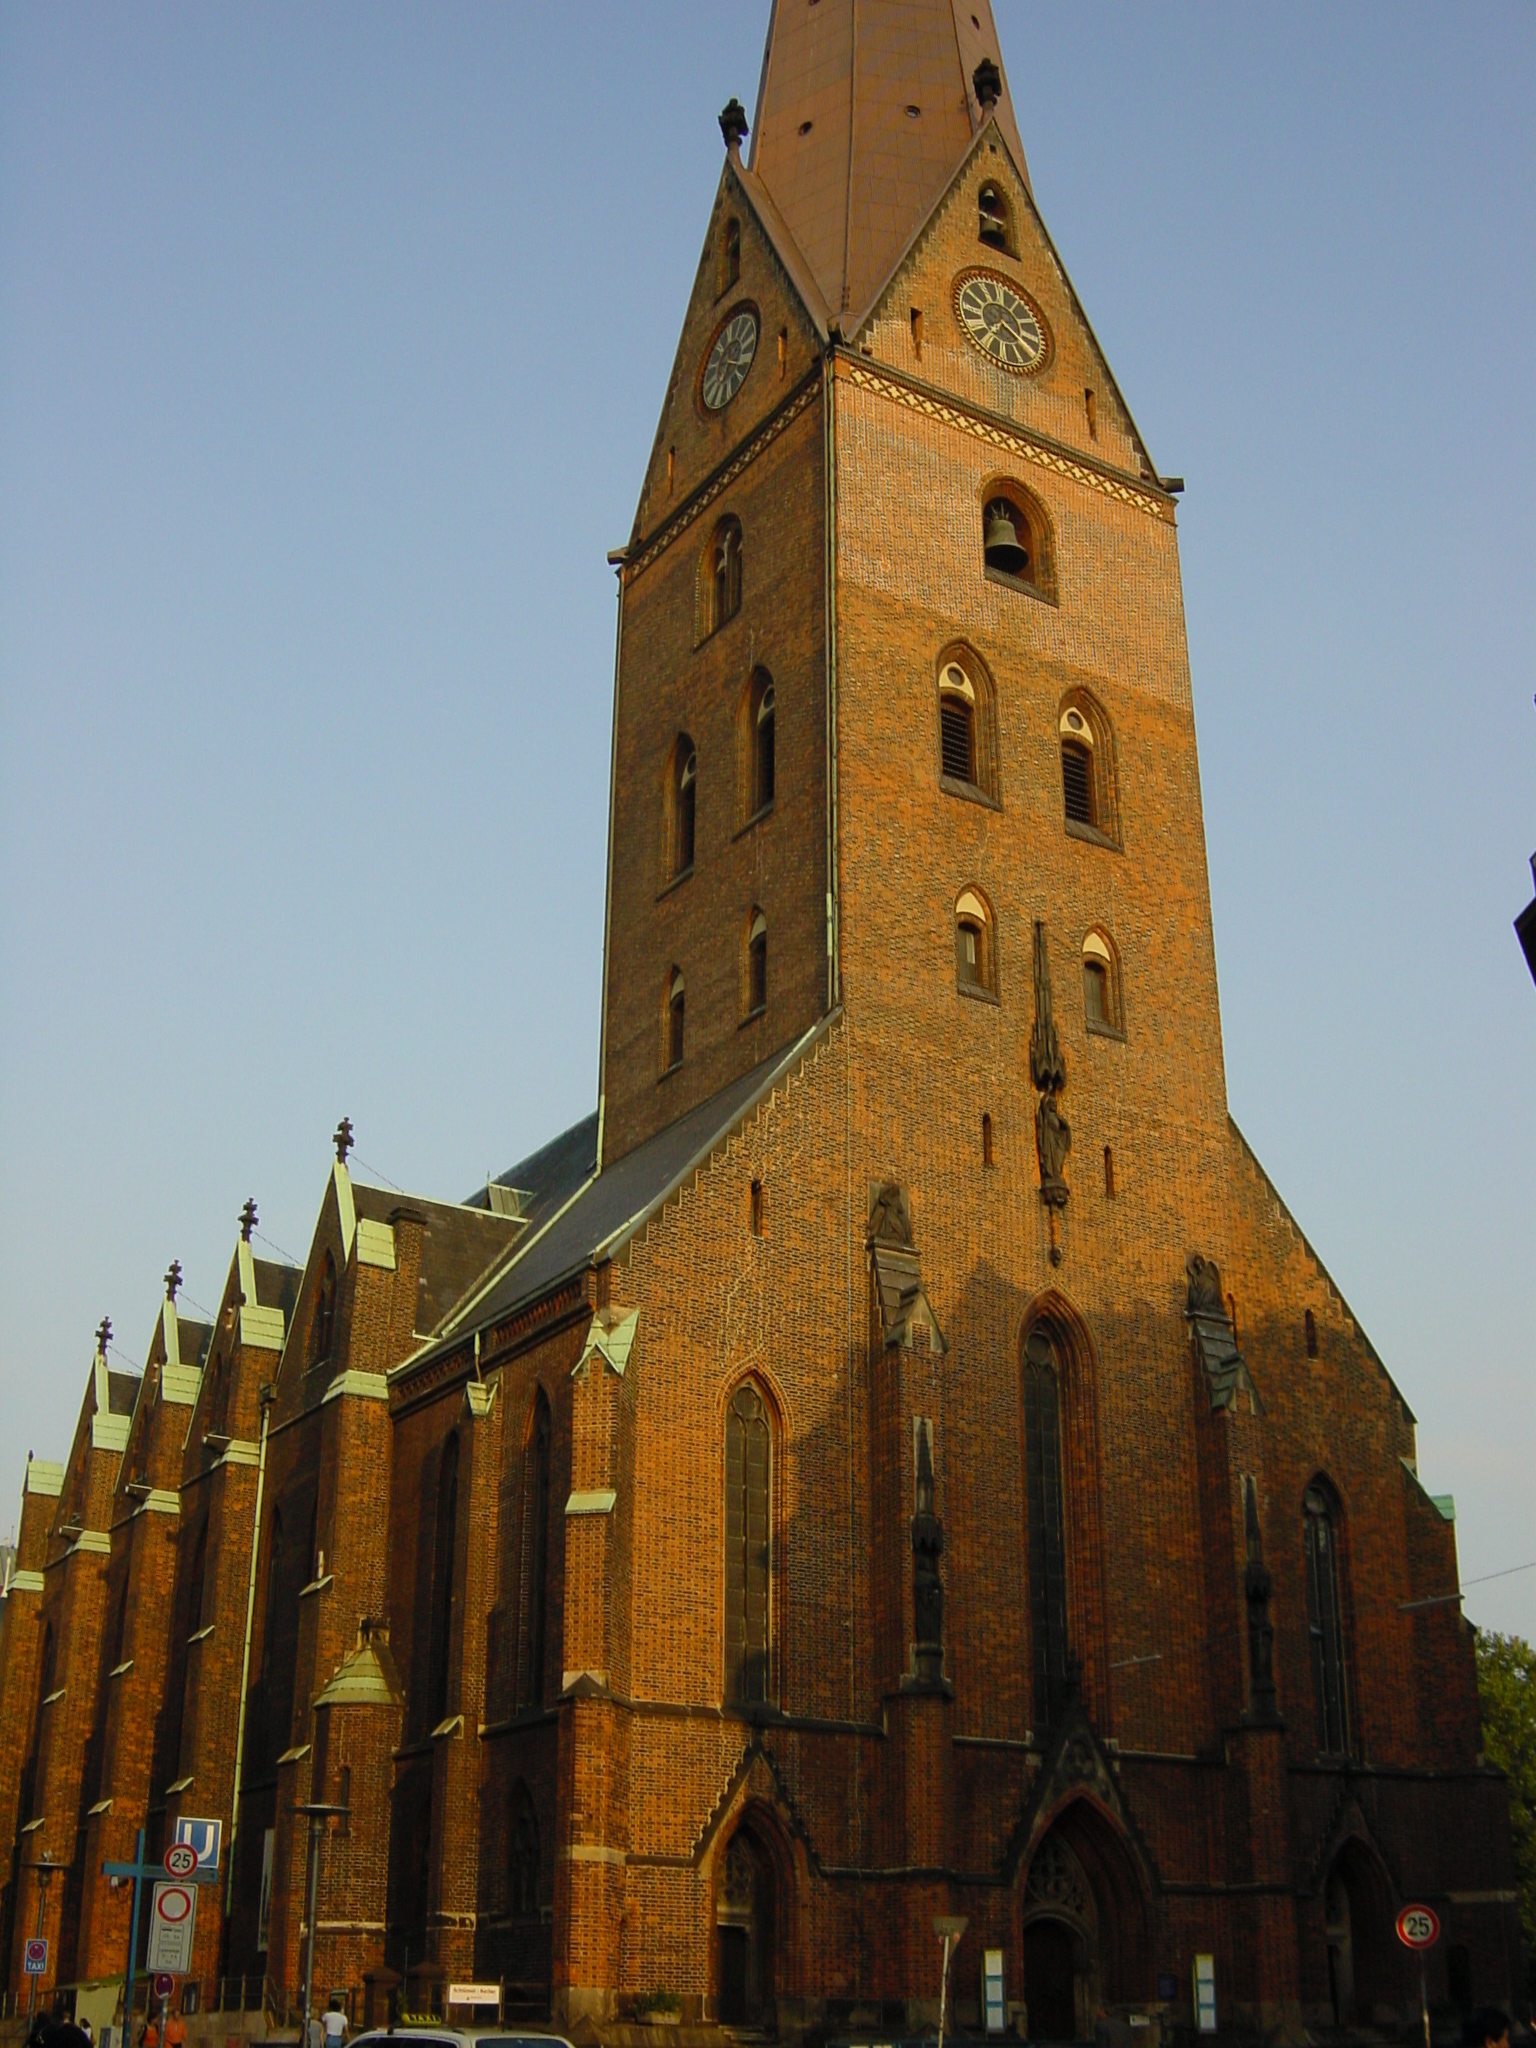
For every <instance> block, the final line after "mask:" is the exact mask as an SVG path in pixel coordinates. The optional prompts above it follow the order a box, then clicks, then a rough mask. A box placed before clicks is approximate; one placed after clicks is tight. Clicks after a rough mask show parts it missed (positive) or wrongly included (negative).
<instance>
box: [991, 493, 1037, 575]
mask: <svg viewBox="0 0 1536 2048" xmlns="http://www.w3.org/2000/svg"><path fill="white" fill-rule="evenodd" d="M982 556H983V559H984V560H985V562H986V565H987V567H988V568H989V569H1001V570H1002V571H1003V572H1004V573H1005V574H1006V575H1009V576H1022V575H1024V574H1025V573H1026V572H1027V570H1028V568H1029V550H1028V549H1027V548H1022V547H1020V545H1019V536H1018V534H1017V532H1016V531H1015V530H1014V524H1013V520H1012V519H1011V518H1010V517H1009V512H1008V507H1007V506H1006V505H994V506H993V507H992V508H991V510H990V511H989V512H988V513H987V530H986V536H985V538H984V540H983V543H982Z"/></svg>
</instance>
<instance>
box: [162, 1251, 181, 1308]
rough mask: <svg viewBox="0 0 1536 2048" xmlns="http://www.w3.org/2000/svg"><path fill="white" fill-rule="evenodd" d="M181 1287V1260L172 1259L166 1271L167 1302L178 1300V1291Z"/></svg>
mask: <svg viewBox="0 0 1536 2048" xmlns="http://www.w3.org/2000/svg"><path fill="white" fill-rule="evenodd" d="M180 1285H181V1261H180V1259H172V1261H171V1263H170V1264H169V1265H168V1266H167V1267H166V1269H165V1298H166V1300H167V1301H174V1300H175V1299H176V1290H177V1288H178V1287H180Z"/></svg>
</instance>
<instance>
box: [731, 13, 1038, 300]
mask: <svg viewBox="0 0 1536 2048" xmlns="http://www.w3.org/2000/svg"><path fill="white" fill-rule="evenodd" d="M983 61H990V62H991V63H993V64H995V65H996V66H997V67H998V70H999V74H1000V75H1001V72H1002V56H1001V52H1000V48H999V44H998V37H997V30H996V28H995V26H994V25H993V21H992V9H991V5H990V0H819V4H818V5H816V6H814V7H806V6H804V5H786V4H782V0H781V4H779V5H777V6H775V8H774V11H773V15H772V18H771V20H770V23H769V28H768V41H767V46H766V48H765V49H764V52H763V70H762V80H761V84H760V86H759V89H758V96H757V116H756V121H755V124H754V131H753V135H752V147H751V155H750V158H749V160H748V166H747V168H748V171H749V173H750V174H751V175H752V177H753V178H755V179H756V180H759V181H761V183H762V185H763V186H765V187H766V188H767V191H768V193H769V195H770V197H771V199H772V202H773V205H774V208H775V209H776V211H777V213H778V215H779V216H780V218H781V219H782V220H783V222H784V223H785V225H786V226H787V228H788V229H789V232H790V233H791V234H792V235H793V236H794V239H795V242H796V244H797V246H798V248H799V249H800V251H801V253H802V255H803V256H804V258H805V260H806V263H807V264H808V266H809V268H810V270H811V273H812V275H813V276H814V277H815V279H816V283H817V286H818V288H819V290H820V292H821V295H822V297H823V299H824V300H825V301H826V303H827V305H828V307H829V308H830V309H831V313H832V317H833V319H834V320H837V319H839V318H840V317H841V316H845V315H848V314H850V313H851V314H858V313H860V312H862V311H863V309H864V308H865V307H866V306H867V305H868V303H869V301H870V300H871V299H872V298H873V296H874V294H875V292H876V291H877V290H878V289H879V287H880V286H881V285H882V284H883V283H884V281H885V278H886V275H887V273H888V272H889V270H890V268H891V266H892V264H894V263H895V261H896V259H897V257H898V256H899V255H900V253H901V251H902V250H903V249H904V248H905V247H906V245H907V243H908V242H909V241H910V240H911V238H912V236H913V234H914V233H915V232H916V231H917V229H918V228H919V227H920V226H921V224H922V222H923V220H924V219H925V218H926V216H927V214H928V212H929V210H930V209H931V208H932V206H933V204H934V202H935V201H936V200H937V199H938V197H939V195H940V193H941V192H942V191H943V189H944V187H945V185H946V184H947V183H948V181H949V179H950V177H951V176H952V174H953V172H954V170H955V168H956V166H957V164H958V163H959V162H960V159H961V158H962V157H963V156H964V154H965V152H966V150H967V149H969V147H970V145H971V139H972V137H973V136H974V135H975V134H976V133H977V131H978V129H979V128H980V127H981V125H982V123H983V122H984V121H985V119H986V118H987V114H986V111H985V110H984V109H983V107H982V106H981V103H980V102H979V101H978V99H977V97H976V84H975V73H976V67H977V66H978V65H979V64H981V63H982V62H983ZM992 111H993V113H994V114H995V117H996V119H997V123H998V126H999V128H1000V129H1001V131H1002V134H1003V138H1004V140H1005V142H1006V143H1007V145H1008V148H1009V150H1010V152H1011V153H1012V155H1013V158H1014V161H1015V164H1016V165H1017V167H1018V170H1019V172H1020V174H1021V175H1022V176H1023V177H1024V178H1025V180H1026V182H1027V181H1028V175H1029V174H1028V169H1027V167H1026V165H1025V161H1024V145H1023V143H1022V141H1021V140H1020V138H1019V130H1018V124H1017V122H1016V121H1015V119H1014V114H1013V102H1012V99H1011V98H1010V96H1009V92H1008V82H1007V79H1006V77H1005V76H1004V77H1002V86H1001V96H1000V98H999V99H998V101H997V104H996V106H995V108H993V110H992ZM844 324H845V325H846V321H845V322H844Z"/></svg>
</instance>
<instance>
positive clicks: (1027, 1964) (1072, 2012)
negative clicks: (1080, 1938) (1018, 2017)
mask: <svg viewBox="0 0 1536 2048" xmlns="http://www.w3.org/2000/svg"><path fill="white" fill-rule="evenodd" d="M1072 1947H1073V1941H1072V1930H1071V1928H1070V1927H1066V1926H1063V1924H1062V1923H1061V1921H1059V1920H1033V1921H1031V1922H1030V1924H1029V1926H1028V1927H1026V1928H1025V1930H1024V1999H1025V2003H1026V2004H1027V2005H1028V2007H1029V2038H1030V2039H1031V2040H1032V2041H1075V2040H1076V2039H1077V2001H1076V1999H1075V1997H1074V1996H1073V1991H1074V1980H1073V1968H1072Z"/></svg>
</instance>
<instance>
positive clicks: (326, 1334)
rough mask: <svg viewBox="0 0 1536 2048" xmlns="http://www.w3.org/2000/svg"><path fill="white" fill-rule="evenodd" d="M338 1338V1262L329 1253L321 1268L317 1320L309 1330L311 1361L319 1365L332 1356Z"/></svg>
mask: <svg viewBox="0 0 1536 2048" xmlns="http://www.w3.org/2000/svg"><path fill="white" fill-rule="evenodd" d="M335 1337H336V1261H335V1260H334V1259H333V1258H332V1257H331V1255H330V1253H329V1252H327V1253H326V1255H325V1261H324V1264H323V1265H322V1266H321V1268H320V1286H319V1290H318V1292H317V1294H316V1297H315V1319H314V1321H313V1322H312V1323H311V1324H310V1329H309V1360H310V1364H311V1365H319V1364H320V1363H321V1362H322V1361H323V1360H325V1359H327V1358H329V1357H330V1355H331V1346H332V1344H333V1343H334V1341H335Z"/></svg>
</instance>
